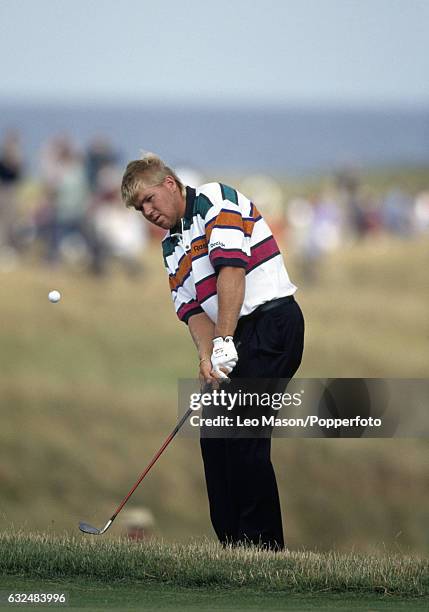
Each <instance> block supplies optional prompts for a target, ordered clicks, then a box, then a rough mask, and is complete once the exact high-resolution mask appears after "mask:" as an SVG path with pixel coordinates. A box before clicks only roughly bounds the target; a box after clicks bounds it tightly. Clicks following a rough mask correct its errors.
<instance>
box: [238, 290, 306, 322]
mask: <svg viewBox="0 0 429 612" xmlns="http://www.w3.org/2000/svg"><path fill="white" fill-rule="evenodd" d="M294 301H295V298H294V297H293V295H286V296H285V297H281V298H277V299H276V300H270V301H269V302H264V303H263V304H261V305H260V306H258V307H257V308H255V310H254V311H253V312H251V313H250V314H248V315H244V316H243V317H240V318H239V320H238V323H239V324H240V323H241V322H243V323H244V322H245V321H248V320H250V319H254V318H256V317H258V316H259V315H261V314H262V313H263V312H267V310H272V309H273V308H278V307H279V306H283V304H291V303H292V302H294Z"/></svg>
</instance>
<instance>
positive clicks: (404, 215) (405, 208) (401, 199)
mask: <svg viewBox="0 0 429 612" xmlns="http://www.w3.org/2000/svg"><path fill="white" fill-rule="evenodd" d="M412 211H413V206H412V202H411V199H410V197H409V196H407V195H406V194H405V193H404V192H403V191H402V190H401V189H399V188H397V187H394V188H392V189H390V191H389V192H388V193H387V195H386V196H385V198H384V199H383V201H382V205H381V216H382V223H383V227H384V229H385V230H387V231H388V232H390V233H392V234H396V235H397V236H402V237H406V236H409V235H410V233H411V230H412Z"/></svg>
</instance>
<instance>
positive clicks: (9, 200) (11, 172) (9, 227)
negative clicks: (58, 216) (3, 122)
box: [0, 130, 23, 260]
mask: <svg viewBox="0 0 429 612" xmlns="http://www.w3.org/2000/svg"><path fill="white" fill-rule="evenodd" d="M22 178H23V155H22V150H21V141H20V136H19V133H18V132H17V131H15V130H10V131H8V132H6V134H5V136H4V139H3V142H2V144H1V147H0V257H1V258H2V259H8V260H11V258H13V257H14V225H15V219H16V214H17V211H16V192H17V186H18V185H19V183H20V181H21V180H22Z"/></svg>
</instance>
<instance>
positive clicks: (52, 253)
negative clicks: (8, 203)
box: [39, 136, 94, 263]
mask: <svg viewBox="0 0 429 612" xmlns="http://www.w3.org/2000/svg"><path fill="white" fill-rule="evenodd" d="M41 167H42V176H43V178H44V182H45V186H46V193H47V199H46V201H45V203H44V209H43V211H42V215H41V216H40V217H39V222H41V224H42V226H43V235H44V236H45V237H46V242H47V259H48V261H49V262H50V263H58V262H59V261H60V260H61V259H62V256H66V257H68V258H71V259H76V258H77V259H80V258H81V257H82V256H83V255H84V252H85V251H88V252H89V253H92V251H93V248H94V245H93V242H92V237H91V234H90V231H89V226H88V214H87V213H88V205H89V190H88V184H87V181H86V176H85V171H84V166H83V162H82V159H81V156H80V155H79V153H78V152H77V150H76V149H75V147H74V145H73V143H72V141H71V140H70V139H69V138H68V137H67V136H61V137H57V138H55V139H54V140H52V141H51V142H49V143H47V145H46V146H45V147H44V149H43V151H42V156H41Z"/></svg>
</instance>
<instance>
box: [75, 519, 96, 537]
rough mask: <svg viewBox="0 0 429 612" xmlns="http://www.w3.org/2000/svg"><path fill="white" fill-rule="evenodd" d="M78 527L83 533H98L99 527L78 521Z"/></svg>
mask: <svg viewBox="0 0 429 612" xmlns="http://www.w3.org/2000/svg"><path fill="white" fill-rule="evenodd" d="M79 529H80V530H81V531H83V533H90V534H91V535H100V529H97V527H92V525H88V523H82V522H81V523H79Z"/></svg>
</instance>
